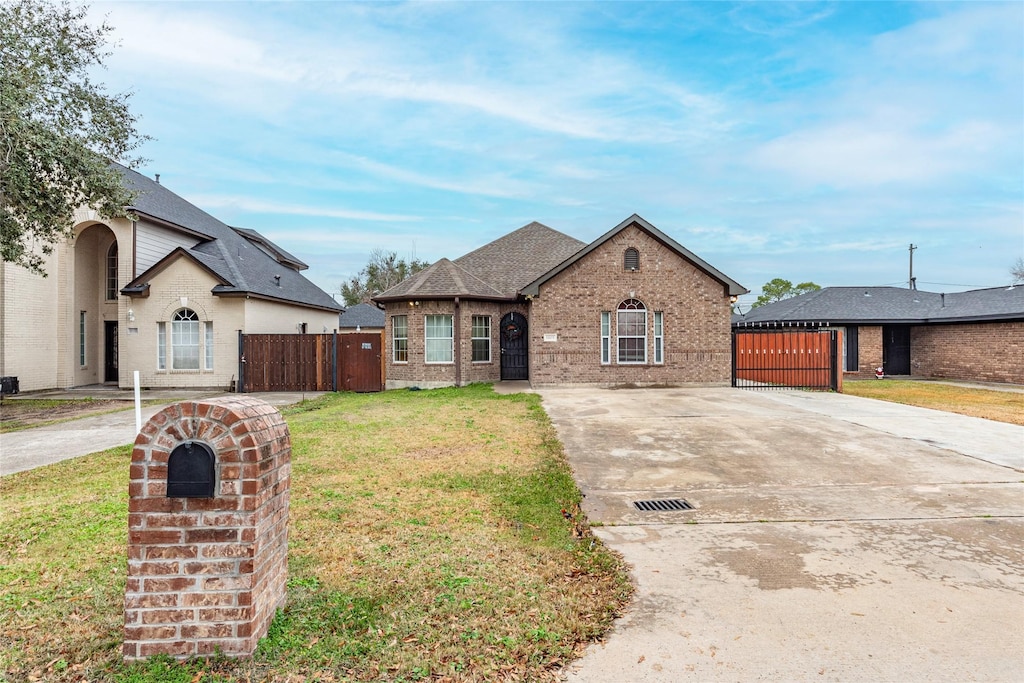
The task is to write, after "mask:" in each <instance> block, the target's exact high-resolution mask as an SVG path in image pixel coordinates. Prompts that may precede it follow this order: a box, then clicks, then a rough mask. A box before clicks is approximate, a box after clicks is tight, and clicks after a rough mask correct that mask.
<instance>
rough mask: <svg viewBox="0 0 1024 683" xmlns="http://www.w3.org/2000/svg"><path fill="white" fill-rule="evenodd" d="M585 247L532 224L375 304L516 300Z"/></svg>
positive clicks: (443, 264)
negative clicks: (391, 302) (550, 271)
mask: <svg viewBox="0 0 1024 683" xmlns="http://www.w3.org/2000/svg"><path fill="white" fill-rule="evenodd" d="M585 246H586V244H585V243H583V242H580V241H579V240H577V239H575V238H573V237H569V236H568V235H566V234H563V233H561V232H558V231H557V230H553V229H551V228H549V227H547V226H546V225H542V224H540V223H537V222H534V223H530V224H529V225H524V226H523V227H521V228H519V229H518V230H515V231H513V232H510V233H509V234H507V235H505V236H504V237H500V238H498V239H496V240H494V241H493V242H490V243H488V244H485V245H484V246H482V247H480V248H479V249H476V250H474V251H471V252H469V253H468V254H466V255H465V256H460V257H459V258H457V259H455V260H454V261H449V260H448V259H441V260H440V261H438V262H436V263H434V264H433V265H431V266H429V267H428V268H425V269H424V270H421V271H420V272H418V273H416V274H415V275H413V276H412V277H409V278H407V279H406V280H403V281H402V282H400V283H399V284H397V285H395V286H394V287H392V288H391V289H389V290H387V291H386V292H382V293H381V294H379V295H378V296H375V297H374V298H373V300H374V301H381V302H383V301H396V300H405V299H411V298H422V299H450V298H453V297H456V296H457V297H460V298H464V299H514V298H516V296H517V295H518V293H519V290H520V289H521V288H522V287H524V286H526V285H527V284H529V283H530V282H532V281H533V280H534V279H535V278H537V277H538V276H539V275H541V274H543V273H544V272H546V271H547V270H549V269H550V268H552V267H554V266H555V265H557V264H558V263H561V262H562V261H564V260H565V259H567V258H569V257H570V256H572V255H573V254H575V253H576V252H577V251H579V250H580V249H582V248H583V247H585Z"/></svg>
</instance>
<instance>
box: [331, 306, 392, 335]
mask: <svg viewBox="0 0 1024 683" xmlns="http://www.w3.org/2000/svg"><path fill="white" fill-rule="evenodd" d="M338 327H339V328H343V329H353V330H354V329H355V328H357V327H363V328H365V327H384V311H382V310H380V309H379V308H377V307H376V306H374V305H373V304H356V305H355V306H349V307H348V308H346V309H345V312H344V313H342V314H341V318H340V320H339V321H338Z"/></svg>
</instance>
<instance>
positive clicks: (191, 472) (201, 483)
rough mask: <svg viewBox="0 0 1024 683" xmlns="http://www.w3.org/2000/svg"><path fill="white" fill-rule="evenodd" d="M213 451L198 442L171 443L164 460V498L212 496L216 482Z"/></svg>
mask: <svg viewBox="0 0 1024 683" xmlns="http://www.w3.org/2000/svg"><path fill="white" fill-rule="evenodd" d="M215 479H216V468H215V467H214V457H213V450H212V449H211V448H210V447H209V446H207V445H206V444H205V443H202V442H200V441H186V442H184V443H181V444H178V445H177V446H175V448H174V450H173V451H171V456H170V458H168V460H167V497H168V498H213V493H214V487H215V485H216V481H215Z"/></svg>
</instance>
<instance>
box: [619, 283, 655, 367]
mask: <svg viewBox="0 0 1024 683" xmlns="http://www.w3.org/2000/svg"><path fill="white" fill-rule="evenodd" d="M615 338H616V348H617V349H618V362H619V365H636V364H642V363H646V362H647V307H646V306H644V304H643V302H642V301H640V300H639V299H626V300H625V301H623V302H622V303H621V304H619V308H618V311H616V331H615Z"/></svg>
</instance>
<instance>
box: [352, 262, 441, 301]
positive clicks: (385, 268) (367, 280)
mask: <svg viewBox="0 0 1024 683" xmlns="http://www.w3.org/2000/svg"><path fill="white" fill-rule="evenodd" d="M429 265H430V264H429V263H427V262H426V261H420V260H419V259H416V258H413V259H412V260H411V261H406V260H405V259H401V258H398V254H396V253H395V252H393V251H384V250H383V249H374V250H373V251H372V252H370V260H369V262H368V263H367V264H366V266H365V267H363V269H362V270H361V271H359V273H358V274H357V275H354V276H352V277H351V278H349V280H348V282H344V283H342V285H341V296H342V298H343V299H344V300H345V305H346V306H355V305H356V304H360V303H366V302H368V301H369V300H370V299H371V298H372V297H374V296H376V295H377V294H380V293H381V292H383V291H384V290H387V289H390V288H392V287H394V286H395V285H397V284H398V283H399V282H401V281H402V280H404V279H405V278H407V277H409V276H410V275H415V274H416V273H418V272H420V271H421V270H423V269H424V268H426V267H427V266H429Z"/></svg>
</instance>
